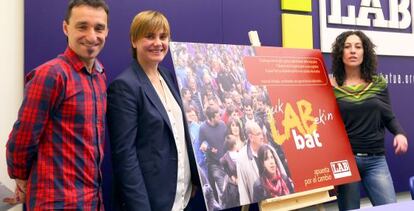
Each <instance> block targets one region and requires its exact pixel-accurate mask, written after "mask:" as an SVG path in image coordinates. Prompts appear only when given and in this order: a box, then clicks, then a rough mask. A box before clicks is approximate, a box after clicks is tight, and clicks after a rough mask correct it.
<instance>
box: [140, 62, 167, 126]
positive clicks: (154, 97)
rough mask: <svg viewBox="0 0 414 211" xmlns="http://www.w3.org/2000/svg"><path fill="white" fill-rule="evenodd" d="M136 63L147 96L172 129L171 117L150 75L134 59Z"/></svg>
mask: <svg viewBox="0 0 414 211" xmlns="http://www.w3.org/2000/svg"><path fill="white" fill-rule="evenodd" d="M134 63H135V64H134V65H135V67H136V72H137V74H138V79H139V80H140V81H141V83H142V85H143V88H144V92H145V94H146V95H147V97H148V98H149V99H150V101H151V102H152V104H153V105H154V107H155V108H156V109H157V110H158V112H159V113H160V114H161V116H162V118H163V119H164V121H165V122H166V123H167V125H168V127H169V128H170V130H171V131H172V128H171V123H170V119H169V118H168V114H167V111H166V110H165V108H164V105H163V104H162V102H161V100H160V98H159V97H158V94H157V92H156V91H155V89H154V87H153V86H152V84H151V81H150V80H149V78H148V76H147V75H146V74H145V72H144V70H143V69H142V68H141V66H140V65H139V64H138V63H137V62H136V61H135V60H134Z"/></svg>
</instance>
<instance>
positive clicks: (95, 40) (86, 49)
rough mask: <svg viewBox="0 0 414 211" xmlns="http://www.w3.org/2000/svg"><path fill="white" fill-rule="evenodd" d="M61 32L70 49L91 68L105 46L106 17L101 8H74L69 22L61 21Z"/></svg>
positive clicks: (106, 33)
mask: <svg viewBox="0 0 414 211" xmlns="http://www.w3.org/2000/svg"><path fill="white" fill-rule="evenodd" d="M63 32H64V33H65V35H66V36H67V37H68V45H69V47H70V49H72V50H73V51H74V52H75V53H76V54H77V55H78V56H79V58H80V59H81V60H82V61H83V62H84V63H85V64H86V65H87V66H91V65H93V62H94V61H95V58H96V57H97V56H98V54H99V52H100V51H101V50H102V48H103V47H104V45H105V39H106V36H107V35H108V16H107V14H106V12H105V10H104V9H103V8H93V7H90V6H86V5H81V6H77V7H74V8H72V11H71V16H70V18H69V22H66V21H63Z"/></svg>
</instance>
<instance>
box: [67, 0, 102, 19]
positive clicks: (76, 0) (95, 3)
mask: <svg viewBox="0 0 414 211" xmlns="http://www.w3.org/2000/svg"><path fill="white" fill-rule="evenodd" d="M82 5H86V6H90V7H93V8H102V9H104V10H105V12H106V15H107V16H108V18H109V7H108V5H107V4H106V2H105V1H104V0H70V1H69V4H68V7H67V10H66V16H65V21H66V23H69V19H70V16H71V15H72V9H73V8H74V7H79V6H82Z"/></svg>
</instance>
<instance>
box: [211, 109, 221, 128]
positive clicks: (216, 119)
mask: <svg viewBox="0 0 414 211" xmlns="http://www.w3.org/2000/svg"><path fill="white" fill-rule="evenodd" d="M220 120H221V118H220V114H219V112H217V113H215V114H214V117H213V118H211V120H210V125H213V126H215V125H217V124H218V123H219V122H220Z"/></svg>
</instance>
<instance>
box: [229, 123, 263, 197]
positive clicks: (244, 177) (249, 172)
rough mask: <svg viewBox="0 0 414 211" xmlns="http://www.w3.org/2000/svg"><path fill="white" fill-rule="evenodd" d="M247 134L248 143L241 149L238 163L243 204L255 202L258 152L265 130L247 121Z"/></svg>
mask: <svg viewBox="0 0 414 211" xmlns="http://www.w3.org/2000/svg"><path fill="white" fill-rule="evenodd" d="M246 135H247V138H248V139H247V144H246V145H245V146H244V147H243V148H241V149H240V153H239V159H238V160H237V164H236V165H237V176H238V188H239V194H240V204H241V205H245V204H250V203H253V202H254V196H253V186H254V183H255V182H256V181H257V179H259V169H258V167H257V161H256V160H257V152H258V150H259V148H260V146H262V145H263V141H264V137H263V131H262V129H261V128H260V126H259V125H258V124H257V123H256V122H253V121H249V122H247V123H246Z"/></svg>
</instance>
